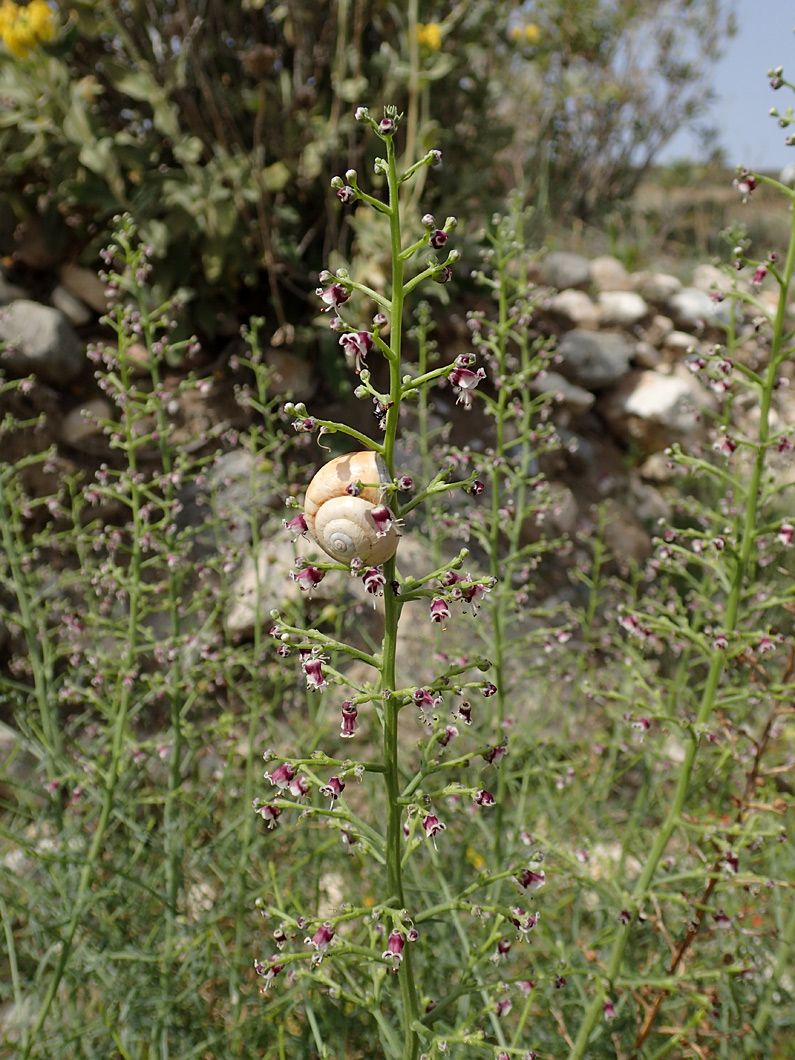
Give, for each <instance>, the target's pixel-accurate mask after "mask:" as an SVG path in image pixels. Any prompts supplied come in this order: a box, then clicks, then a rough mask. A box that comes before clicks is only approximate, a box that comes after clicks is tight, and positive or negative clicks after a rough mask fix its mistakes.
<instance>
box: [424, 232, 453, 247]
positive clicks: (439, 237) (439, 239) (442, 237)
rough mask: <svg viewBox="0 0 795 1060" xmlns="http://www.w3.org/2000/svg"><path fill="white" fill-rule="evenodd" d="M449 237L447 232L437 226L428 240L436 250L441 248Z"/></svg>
mask: <svg viewBox="0 0 795 1060" xmlns="http://www.w3.org/2000/svg"><path fill="white" fill-rule="evenodd" d="M448 238H449V236H448V235H447V232H443V231H442V230H441V228H436V229H435V230H434V231H433V232H431V234H430V236H429V237H428V242H429V243H430V244H431V246H432V247H433V249H434V250H441V249H442V247H443V246H444V245H445V243H446V242H447V240H448Z"/></svg>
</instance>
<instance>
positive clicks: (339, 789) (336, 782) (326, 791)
mask: <svg viewBox="0 0 795 1060" xmlns="http://www.w3.org/2000/svg"><path fill="white" fill-rule="evenodd" d="M344 790H345V781H344V780H340V778H339V777H332V778H331V780H330V781H329V782H328V784H326V785H324V787H322V788H320V794H321V795H322V796H323V798H324V799H331V805H332V806H333V805H334V803H335V802H336V800H337V799H338V798H339V797H340V795H341V794H342V793H343V791H344Z"/></svg>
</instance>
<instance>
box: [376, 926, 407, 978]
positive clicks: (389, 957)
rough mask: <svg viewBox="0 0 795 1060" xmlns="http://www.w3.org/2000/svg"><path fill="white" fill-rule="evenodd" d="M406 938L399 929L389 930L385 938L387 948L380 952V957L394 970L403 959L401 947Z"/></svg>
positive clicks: (404, 943)
mask: <svg viewBox="0 0 795 1060" xmlns="http://www.w3.org/2000/svg"><path fill="white" fill-rule="evenodd" d="M405 945H406V940H405V938H404V937H403V934H402V932H400V931H390V933H389V938H388V939H387V948H386V949H385V950H384V952H383V953H382V954H381V958H382V959H383V960H385V961H386V962H387V963H388V964H391V965H392V971H393V972H396V971H397V970H398V968H399V967H400V962H401V961H402V960H403V947H404V946H405Z"/></svg>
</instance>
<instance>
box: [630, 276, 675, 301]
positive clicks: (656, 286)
mask: <svg viewBox="0 0 795 1060" xmlns="http://www.w3.org/2000/svg"><path fill="white" fill-rule="evenodd" d="M681 289H682V284H681V283H680V281H679V280H678V279H677V278H676V277H675V276H669V275H668V273H665V272H639V273H636V274H635V290H636V291H637V292H638V293H639V294H641V295H643V297H644V298H645V299H646V301H647V302H651V303H652V305H656V306H661V305H665V304H666V302H668V300H669V299H670V298H671V297H672V296H673V295H675V294H676V292H677V291H679V290H681Z"/></svg>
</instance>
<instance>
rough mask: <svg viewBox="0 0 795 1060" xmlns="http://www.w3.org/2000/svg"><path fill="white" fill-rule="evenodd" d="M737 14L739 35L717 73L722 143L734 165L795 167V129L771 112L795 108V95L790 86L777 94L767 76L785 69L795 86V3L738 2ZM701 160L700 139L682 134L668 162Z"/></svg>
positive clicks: (717, 112) (669, 151) (794, 0)
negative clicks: (794, 139)
mask: <svg viewBox="0 0 795 1060" xmlns="http://www.w3.org/2000/svg"><path fill="white" fill-rule="evenodd" d="M735 10H736V12H737V21H738V32H737V35H736V36H735V37H734V38H733V39H732V40H731V41H730V42H729V46H728V49H727V52H726V55H725V56H724V58H723V59H722V60H721V61H720V63H719V64H718V66H717V68H716V71H715V83H714V88H715V94H716V97H717V100H716V104H715V109H714V111H713V112H712V117H713V121H714V122H715V124H716V125H718V126H719V127H720V138H719V143H720V144H721V145H722V146H723V147H724V149H725V151H726V163H727V164H728V165H729V166H734V165H737V164H740V163H742V164H743V165H746V166H748V167H749V169H780V168H781V167H782V166H785V165H787V164H789V163H795V147H787V146H786V145H785V143H784V138H785V137H786V136H787V135H789V134H790V133H793V132H795V126H791V127H790V128H789V129H788V130H786V131H785V130H783V129H780V128H779V127H778V123H777V122H776V119H775V118H771V117H770V113H769V112H770V108H771V107H778V109H779V110H781V111H784V110H786V108H787V107H795V93H793V92H792V91H791V90H790V89H788V88H781V89H779V91H778V92H774V91H773V90H772V89H771V88H770V85H769V83H768V78H767V76H766V74H767V71H768V70H769V69H770V68H771V67H775V66H783V67H784V76H785V77H788V78H789V80H790V81H791V82H793V84H795V35H793V28H795V0H737V3H736V8H735ZM701 156H702V151H701V149H700V147H699V144H698V141H697V140H694V139H693V137H692V136H689V135H687V134H684V133H680V134H679V135H678V136H676V137H675V139H674V140H672V141H671V143H670V144H669V146H668V147H667V148H666V150H665V153H664V155H663V160H665V161H670V160H671V159H675V158H693V159H695V160H700V158H701Z"/></svg>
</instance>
